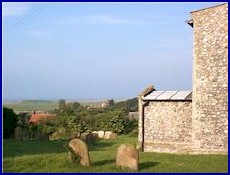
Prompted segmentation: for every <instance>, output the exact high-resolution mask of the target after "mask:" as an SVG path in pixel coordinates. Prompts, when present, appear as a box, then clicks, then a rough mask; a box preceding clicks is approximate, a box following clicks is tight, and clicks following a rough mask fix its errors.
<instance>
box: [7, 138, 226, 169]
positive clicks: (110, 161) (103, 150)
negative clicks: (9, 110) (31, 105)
mask: <svg viewBox="0 0 230 175" xmlns="http://www.w3.org/2000/svg"><path fill="white" fill-rule="evenodd" d="M67 143H68V142H67V141H65V140H56V141H48V142H45V141H32V140H31V141H24V142H23V141H16V140H4V141H3V171H4V172H132V171H130V170H127V169H126V170H121V169H116V168H115V161H116V160H115V157H116V151H117V148H118V146H119V145H120V144H122V143H132V144H135V143H136V138H135V137H130V136H127V135H124V136H120V137H119V138H118V139H117V140H100V141H98V142H97V143H96V144H95V146H93V147H90V148H89V150H90V159H91V166H90V167H82V166H80V165H74V164H73V163H70V162H69V160H68V154H67V150H66V148H65V147H64V145H65V144H67ZM227 171H228V156H227V155H175V154H162V153H143V152H140V154H139V171H138V172H227Z"/></svg>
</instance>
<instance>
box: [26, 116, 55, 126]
mask: <svg viewBox="0 0 230 175" xmlns="http://www.w3.org/2000/svg"><path fill="white" fill-rule="evenodd" d="M53 117H54V115H51V114H32V115H31V117H30V120H29V123H35V124H36V123H39V122H42V121H45V120H47V119H52V118H53Z"/></svg>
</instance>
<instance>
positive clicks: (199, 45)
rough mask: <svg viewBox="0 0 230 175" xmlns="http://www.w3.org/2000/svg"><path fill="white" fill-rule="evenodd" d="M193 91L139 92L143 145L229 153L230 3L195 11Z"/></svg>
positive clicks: (172, 150) (144, 147)
mask: <svg viewBox="0 0 230 175" xmlns="http://www.w3.org/2000/svg"><path fill="white" fill-rule="evenodd" d="M191 16H192V19H191V20H189V21H188V24H189V25H190V26H192V27H193V28H194V50H193V54H194V55H193V92H191V91H155V89H154V88H153V87H151V88H147V90H145V91H144V92H143V93H141V94H139V98H138V99H139V102H138V105H139V134H138V140H139V147H140V148H141V149H142V150H143V151H154V152H170V153H185V154H203V153H206V154H216V153H217V154H227V153H228V4H227V3H224V4H221V5H218V6H213V7H209V8H205V9H201V10H197V11H193V12H191Z"/></svg>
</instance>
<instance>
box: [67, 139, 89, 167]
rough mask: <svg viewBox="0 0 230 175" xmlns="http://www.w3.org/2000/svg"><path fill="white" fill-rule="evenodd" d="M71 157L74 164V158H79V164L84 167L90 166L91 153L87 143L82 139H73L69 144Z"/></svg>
mask: <svg viewBox="0 0 230 175" xmlns="http://www.w3.org/2000/svg"><path fill="white" fill-rule="evenodd" d="M69 148H70V152H69V157H70V160H71V162H74V158H75V157H77V158H79V162H80V164H81V165H83V166H90V159H89V151H88V147H87V145H86V143H85V142H84V141H83V140H81V139H72V140H71V141H70V142H69Z"/></svg>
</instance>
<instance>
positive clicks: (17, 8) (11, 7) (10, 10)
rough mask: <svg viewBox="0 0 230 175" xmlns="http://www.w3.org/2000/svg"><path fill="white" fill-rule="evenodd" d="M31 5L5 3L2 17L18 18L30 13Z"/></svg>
mask: <svg viewBox="0 0 230 175" xmlns="http://www.w3.org/2000/svg"><path fill="white" fill-rule="evenodd" d="M30 7H31V3H25V2H24V3H22V2H3V3H2V16H3V17H8V16H17V15H23V14H25V13H27V12H28V10H29V9H30Z"/></svg>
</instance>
